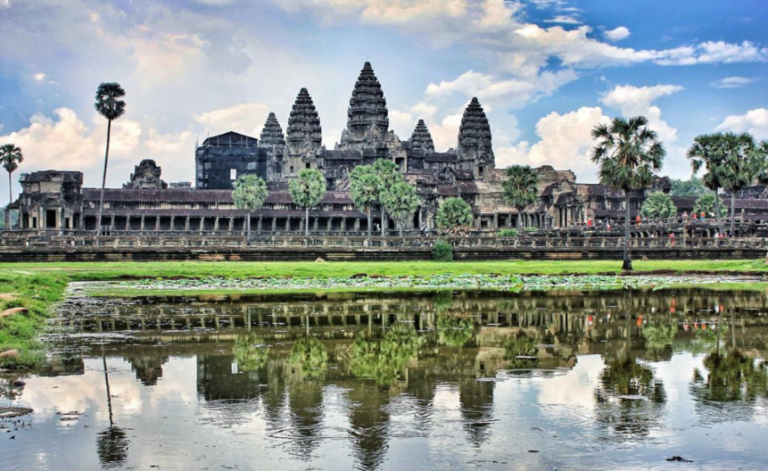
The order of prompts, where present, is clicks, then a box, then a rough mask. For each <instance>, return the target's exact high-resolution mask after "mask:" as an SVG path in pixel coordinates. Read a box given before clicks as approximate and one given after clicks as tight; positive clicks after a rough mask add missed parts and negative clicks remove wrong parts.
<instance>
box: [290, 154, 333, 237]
mask: <svg viewBox="0 0 768 471" xmlns="http://www.w3.org/2000/svg"><path fill="white" fill-rule="evenodd" d="M325 191H326V184H325V177H324V176H323V174H322V173H321V172H320V171H319V170H314V169H304V170H302V171H301V172H299V174H298V176H297V177H296V178H294V179H292V180H291V181H290V182H289V183H288V193H290V194H291V198H293V201H294V202H295V203H296V204H297V205H299V206H301V207H303V208H304V235H305V236H309V208H311V207H312V206H317V205H318V204H319V203H320V201H321V200H322V199H323V196H325Z"/></svg>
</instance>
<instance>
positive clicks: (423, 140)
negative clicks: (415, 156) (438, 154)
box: [408, 119, 435, 152]
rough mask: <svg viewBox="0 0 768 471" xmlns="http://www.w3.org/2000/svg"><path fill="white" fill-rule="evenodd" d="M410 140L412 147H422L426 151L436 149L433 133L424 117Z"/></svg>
mask: <svg viewBox="0 0 768 471" xmlns="http://www.w3.org/2000/svg"><path fill="white" fill-rule="evenodd" d="M408 142H409V143H410V146H411V148H412V149H421V150H423V151H424V152H434V151H435V143H434V142H433V141H432V134H430V132H429V129H428V128H427V125H426V123H424V120H423V119H420V120H419V122H418V123H417V124H416V128H415V129H414V130H413V134H411V139H410V140H409V141H408Z"/></svg>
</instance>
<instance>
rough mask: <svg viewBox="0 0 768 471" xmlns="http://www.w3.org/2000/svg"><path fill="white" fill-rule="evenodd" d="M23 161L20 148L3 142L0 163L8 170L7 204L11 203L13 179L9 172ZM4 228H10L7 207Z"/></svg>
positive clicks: (9, 216) (9, 214)
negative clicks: (8, 197)
mask: <svg viewBox="0 0 768 471" xmlns="http://www.w3.org/2000/svg"><path fill="white" fill-rule="evenodd" d="M23 161H24V155H23V154H22V153H21V149H20V148H18V147H16V146H15V145H13V144H4V145H2V146H0V164H2V166H3V168H4V169H5V170H6V171H7V172H8V193H9V194H10V199H9V200H8V204H9V205H10V204H11V203H13V181H12V179H11V174H12V173H13V172H14V171H16V169H17V168H19V164H20V163H21V162H23ZM5 228H6V230H10V229H11V212H10V211H9V210H8V209H6V210H5Z"/></svg>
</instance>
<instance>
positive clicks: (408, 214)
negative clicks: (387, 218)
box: [382, 182, 419, 237]
mask: <svg viewBox="0 0 768 471" xmlns="http://www.w3.org/2000/svg"><path fill="white" fill-rule="evenodd" d="M382 199H383V203H384V207H385V208H386V210H387V212H388V213H389V214H391V215H392V218H393V219H394V220H395V222H396V223H397V229H398V231H399V232H400V236H401V237H402V236H403V226H405V225H406V224H407V223H408V221H409V220H410V219H411V218H412V217H413V213H414V212H416V209H417V208H418V207H419V197H418V196H416V189H415V188H414V187H413V186H412V185H409V184H408V183H406V182H400V183H395V184H394V185H393V186H391V187H390V188H388V189H387V191H386V192H385V193H384V195H383V197H382Z"/></svg>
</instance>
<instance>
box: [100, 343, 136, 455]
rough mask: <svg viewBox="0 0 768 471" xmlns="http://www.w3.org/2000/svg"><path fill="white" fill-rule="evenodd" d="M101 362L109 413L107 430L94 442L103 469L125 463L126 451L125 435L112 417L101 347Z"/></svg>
mask: <svg viewBox="0 0 768 471" xmlns="http://www.w3.org/2000/svg"><path fill="white" fill-rule="evenodd" d="M101 361H102V364H103V365H104V384H105V385H106V388H107V409H108V412H109V428H107V429H106V430H104V431H102V432H101V433H99V437H98V438H97V440H96V446H97V452H98V455H99V461H100V462H101V465H102V467H103V468H112V467H118V466H120V465H121V464H123V463H124V462H125V459H126V455H127V451H128V440H127V435H126V433H125V431H124V430H123V429H121V428H120V427H118V426H116V425H115V420H114V417H113V415H112V393H111V392H110V389H109V369H108V368H107V357H106V356H105V354H104V346H103V345H102V347H101Z"/></svg>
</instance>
